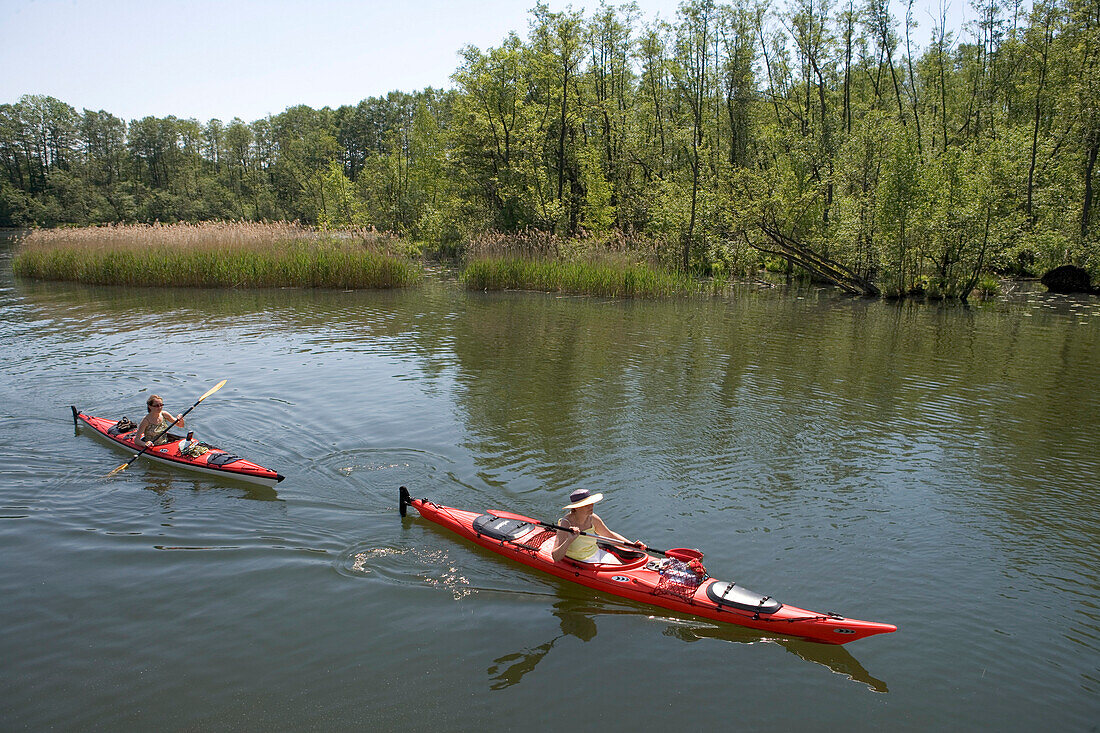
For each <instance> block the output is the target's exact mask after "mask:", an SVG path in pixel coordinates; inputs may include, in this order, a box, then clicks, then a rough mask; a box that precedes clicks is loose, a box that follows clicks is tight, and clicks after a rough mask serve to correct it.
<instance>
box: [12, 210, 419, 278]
mask: <svg viewBox="0 0 1100 733" xmlns="http://www.w3.org/2000/svg"><path fill="white" fill-rule="evenodd" d="M12 269H13V271H14V272H15V274H16V275H20V276H22V277H31V278H37V279H41V280H68V281H74V282H82V283H89V284H96V285H135V286H191V287H239V288H263V287H318V288H345V289H360V288H395V287H405V286H408V285H412V284H414V283H415V282H417V280H418V279H419V278H420V275H421V267H420V265H419V264H418V263H416V262H414V261H413V260H411V259H410V258H409V257H408V256H407V254H406V253H404V252H402V251H400V246H399V244H398V243H397V242H396V241H395V240H392V239H390V238H388V237H385V236H382V235H379V234H377V233H375V232H370V231H353V232H339V233H333V232H317V231H313V230H311V229H308V228H306V227H302V226H299V225H297V224H292V223H285V222H283V223H274V224H254V223H245V222H207V223H204V224H157V225H152V226H146V225H126V226H109V227H86V228H81V229H53V230H36V231H32V232H30V233H29V234H28V235H27V236H26V237H25V238H24V239H23V240H22V241H21V242H20V244H19V246H18V249H17V251H16V254H15V258H14V260H13V262H12Z"/></svg>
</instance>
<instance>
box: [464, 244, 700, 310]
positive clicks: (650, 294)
mask: <svg viewBox="0 0 1100 733" xmlns="http://www.w3.org/2000/svg"><path fill="white" fill-rule="evenodd" d="M462 281H463V283H465V285H466V287H467V288H469V289H471V290H541V291H543V292H557V293H568V294H571V295H594V296H599V297H609V298H660V297H667V296H671V295H689V294H693V293H698V292H700V291H701V290H702V289H703V286H702V285H701V283H700V282H699V281H698V280H696V279H695V278H693V277H691V276H690V275H687V274H684V273H682V272H679V271H677V270H675V269H674V268H672V267H668V266H664V265H663V264H662V258H661V257H660V252H659V250H658V248H657V247H656V243H654V242H653V241H652V240H643V239H628V238H621V237H620V238H616V239H613V240H610V241H599V240H595V239H565V238H560V237H555V236H553V235H549V234H546V233H540V232H531V233H527V234H514V235H501V234H489V235H484V236H481V237H478V238H476V239H475V240H473V241H471V242H469V243H468V244H467V246H466V263H465V266H464V268H463V271H462Z"/></svg>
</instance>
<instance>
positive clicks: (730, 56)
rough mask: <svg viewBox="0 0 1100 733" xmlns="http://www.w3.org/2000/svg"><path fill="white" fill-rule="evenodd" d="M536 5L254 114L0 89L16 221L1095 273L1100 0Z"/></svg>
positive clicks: (905, 285) (949, 271) (454, 246)
mask: <svg viewBox="0 0 1100 733" xmlns="http://www.w3.org/2000/svg"><path fill="white" fill-rule="evenodd" d="M972 2H973V9H974V11H975V14H976V17H977V20H976V21H974V22H973V23H971V24H969V25H968V27H967V28H966V29H965V30H963V31H959V32H956V31H953V30H951V29H949V28H947V27H946V25H947V23H946V16H945V14H944V13H941V16H940V17H939V18H934V19H931V21H930V23H929V27H928V28H924V27H922V26H920V25H918V19H917V18H916V17H915V14H914V11H913V6H912V2H911V0H910V4H909V5H908V7H907V9H906V13H905V15H904V17H895V16H894V15H893V14H892V13H891V10H890V7H889V4H888V2H887V0H859V1H858V2H857V0H786V2H785V4H783V5H773V4H769V3H768V2H767V0H764V2H750V0H735V2H733V3H731V4H720V3H716V2H713V1H712V0H687V1H686V2H684V3H683V4H682V5H681V6H680V9H679V12H678V14H677V16H676V18H675V19H674V20H673V21H671V22H664V21H648V20H646V19H644V18H642V17H641V15H640V13H639V11H638V9H637V7H636V6H635V5H621V6H609V5H601V6H600V7H599V8H598V9H597V10H596V11H594V12H593V13H591V14H590V15H585V14H584V13H583V12H579V11H573V10H572V9H566V10H564V11H562V12H551V11H550V9H549V8H548V6H546V5H544V4H539V5H536V6H535V8H534V9H533V10H532V11H531V13H530V16H529V28H528V30H527V33H526V35H525V36H521V35H520V34H518V33H515V32H513V33H511V34H509V35H508V36H507V37H506V38H504V39H503V40H502V41H501V43H500V44H499V45H498V46H496V47H493V48H488V49H484V50H482V49H479V48H476V47H473V46H469V47H466V48H464V49H463V50H462V52H461V55H460V60H459V63H458V68H457V69H456V70H455V72H454V74H453V77H452V79H453V82H454V85H453V88H452V89H449V90H437V89H431V88H429V89H425V90H422V91H419V92H415V93H406V92H392V93H390V94H388V95H386V96H385V97H373V98H369V99H365V100H363V101H362V102H360V103H359V104H357V105H355V106H350V105H349V106H342V107H339V108H337V109H331V108H328V107H325V108H323V109H319V110H315V109H312V108H310V107H307V106H297V107H290V108H288V109H286V110H285V111H284V112H282V113H281V114H278V115H272V116H269V117H267V118H265V119H261V120H257V121H254V122H251V123H247V122H244V121H242V120H240V119H234V120H232V121H231V122H229V123H223V122H222V121H220V120H216V119H215V120H210V121H208V122H206V123H205V124H204V123H200V122H199V121H197V120H194V119H179V118H176V117H166V118H156V117H146V118H144V119H140V120H133V121H129V122H126V121H124V120H121V119H119V118H118V117H116V116H114V115H112V114H110V113H109V112H105V111H102V110H101V111H96V112H93V111H91V110H87V109H86V110H84V111H83V112H77V111H76V110H75V109H74V108H73V107H71V106H70V105H68V104H66V103H64V102H62V101H60V100H57V99H53V98H51V97H45V96H25V97H23V98H21V99H20V100H19V101H18V102H16V103H13V104H4V105H0V167H2V174H0V225H5V226H28V225H41V226H54V225H60V224H93V223H100V222H140V221H146V222H148V221H154V220H157V221H162V222H163V221H176V220H184V221H199V220H208V219H245V220H298V221H301V222H303V223H307V224H311V225H318V226H324V227H340V226H352V225H354V226H373V227H375V228H377V229H379V230H383V231H389V232H394V233H396V234H399V235H402V236H406V237H409V238H413V239H416V240H419V241H423V242H426V243H429V244H430V245H431V246H433V247H434V248H436V249H438V250H439V251H443V252H456V251H460V250H461V247H462V243H463V242H464V241H466V240H468V239H469V238H470V237H473V236H477V235H478V234H481V233H484V232H487V231H492V232H503V233H524V232H531V231H537V232H551V233H553V234H555V235H559V236H562V237H584V238H587V239H590V240H592V241H596V242H600V241H604V240H605V239H606V240H609V239H611V238H617V239H618V240H619V241H620V242H621V241H623V240H626V241H630V240H632V239H639V240H643V239H644V240H646V241H649V242H653V241H657V242H660V243H661V246H660V247H659V248H658V249H659V251H660V252H662V253H663V256H664V258H665V259H666V264H669V265H676V266H678V267H681V268H685V269H689V270H692V271H696V272H702V273H717V272H722V273H725V272H731V271H732V272H737V271H738V270H743V269H744V268H745V267H746V266H747V264H748V263H749V262H755V261H759V259H760V258H761V256H762V255H761V253H763V256H764V257H767V258H770V259H771V260H772V261H773V262H777V263H781V264H785V265H786V266H787V267H791V266H797V267H799V268H802V269H804V270H807V271H809V272H810V273H812V274H814V275H816V276H818V277H822V278H825V279H828V280H830V281H832V282H834V283H837V284H838V285H840V286H841V287H843V288H845V289H848V290H851V291H852V292H860V293H879V292H882V293H886V294H891V295H905V294H910V293H914V292H927V293H933V294H939V295H943V296H947V297H964V298H965V297H966V295H967V294H969V292H970V291H971V290H972V289H973V288H974V287H975V284H976V282H977V280H978V278H979V276H980V275H981V274H982V273H983V272H989V271H995V272H1002V273H1017V274H1019V273H1029V272H1030V273H1033V274H1037V273H1038V272H1040V271H1042V270H1045V269H1048V268H1049V267H1052V266H1055V265H1059V264H1063V263H1073V264H1077V265H1081V266H1084V267H1086V268H1088V269H1090V270H1091V271H1092V272H1094V273H1100V225H1098V223H1097V221H1096V219H1097V204H1096V196H1095V193H1094V189H1095V187H1096V185H1097V178H1098V175H1100V174H1098V172H1097V166H1096V163H1097V154H1098V152H1100V0H1034V2H1033V3H1032V5H1031V6H1030V7H1024V6H1023V5H1021V4H1020V2H1019V0H972Z"/></svg>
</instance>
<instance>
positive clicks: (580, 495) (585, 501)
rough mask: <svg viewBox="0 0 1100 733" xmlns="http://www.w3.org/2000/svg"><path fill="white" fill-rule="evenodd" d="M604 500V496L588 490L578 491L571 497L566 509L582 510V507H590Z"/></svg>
mask: <svg viewBox="0 0 1100 733" xmlns="http://www.w3.org/2000/svg"><path fill="white" fill-rule="evenodd" d="M602 498H603V494H593V493H592V492H591V491H589V490H588V489H577V490H576V491H574V492H573V493H572V494H570V495H569V501H570V502H571V503H570V504H569V505H567V506H566V507H565V508H566V509H580V508H581V507H582V506H588V505H589V504H595V503H596V502H597V501H599V500H600V499H602Z"/></svg>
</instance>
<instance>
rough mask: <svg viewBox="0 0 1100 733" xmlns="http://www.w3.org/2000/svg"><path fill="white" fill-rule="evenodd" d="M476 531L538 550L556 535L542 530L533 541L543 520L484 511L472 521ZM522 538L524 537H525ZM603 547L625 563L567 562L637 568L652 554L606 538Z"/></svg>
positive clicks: (568, 560)
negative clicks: (626, 546) (617, 543)
mask: <svg viewBox="0 0 1100 733" xmlns="http://www.w3.org/2000/svg"><path fill="white" fill-rule="evenodd" d="M472 527H473V530H474V533H475V534H477V535H478V536H479V537H488V538H489V539H493V540H497V541H498V542H509V543H512V544H516V545H519V546H521V547H522V548H523V549H525V550H538V548H539V547H541V546H542V544H543V543H544V542H546V541H547V540H550V539H551V538H552V537H553V536H554V530H553V529H545V530H542V533H541V534H539V535H537V536H536V538H534V539H535V540H536V541H535V542H532V537H531V532H532V530H535V529H539V527H540V524H539V523H538V522H535V521H530V522H528V521H525V520H523V519H520V518H518V517H501V516H497V515H496V514H482V515H480V516H478V517H476V518H475V519H474V521H473V522H472ZM521 540H522V541H521ZM597 544H599V546H600V547H601V548H603V549H604V550H607V551H608V552H610V553H612V554H613V555H615V556H616V557H617V558H619V560H620V561H621V564H613V563H586V562H577V561H576V560H571V559H569V558H565V559H564V560H563V562H566V563H569V564H574V565H577V566H578V567H582V568H588V569H591V570H594V569H600V568H633V567H638V566H641V565H644V564H645V563H646V561H647V560H648V558H649V556H648V555H646V554H645V553H644V552H636V551H633V550H627V549H625V548H622V547H619V546H617V545H613V544H610V543H606V542H599V543H597Z"/></svg>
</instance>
